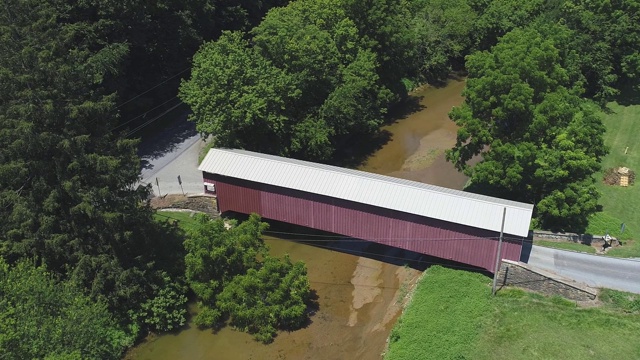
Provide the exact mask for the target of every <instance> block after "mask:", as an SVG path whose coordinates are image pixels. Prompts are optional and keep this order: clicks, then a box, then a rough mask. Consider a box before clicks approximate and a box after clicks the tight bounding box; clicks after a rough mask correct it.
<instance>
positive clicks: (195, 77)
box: [180, 32, 300, 153]
mask: <svg viewBox="0 0 640 360" xmlns="http://www.w3.org/2000/svg"><path fill="white" fill-rule="evenodd" d="M193 63H194V66H193V69H192V74H191V80H190V81H188V82H183V84H182V86H181V88H180V97H181V98H182V100H183V101H184V102H185V103H187V104H188V105H189V106H190V107H191V109H192V110H193V114H192V115H191V116H190V119H191V120H192V121H195V122H196V124H197V129H198V131H199V132H201V133H203V134H215V138H214V141H215V143H216V145H217V146H223V147H235V148H246V149H252V150H256V151H261V152H267V153H280V152H281V147H282V145H283V143H286V142H287V140H288V139H287V136H288V135H289V134H288V133H287V132H288V131H290V128H291V127H292V125H291V124H290V123H291V121H292V119H290V118H289V116H288V111H287V106H288V105H289V104H290V103H292V102H294V101H296V99H297V98H298V97H299V96H300V92H299V91H298V90H297V89H296V87H295V83H294V80H293V79H292V78H291V76H289V75H288V74H287V73H286V72H284V71H283V70H280V69H278V68H277V67H275V66H274V65H273V64H271V62H270V61H268V60H267V59H265V58H264V57H262V56H261V55H260V53H259V52H257V51H256V50H255V49H254V48H251V47H249V43H248V42H247V41H246V40H244V39H243V34H242V33H239V32H233V33H232V32H225V33H223V34H222V36H221V37H220V39H218V40H217V41H215V42H210V43H207V44H205V45H204V46H203V47H202V48H201V49H200V51H198V53H197V54H196V55H195V56H194V59H193ZM283 150H285V151H286V149H283Z"/></svg>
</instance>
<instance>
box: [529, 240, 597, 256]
mask: <svg viewBox="0 0 640 360" xmlns="http://www.w3.org/2000/svg"><path fill="white" fill-rule="evenodd" d="M533 244H534V245H540V246H546V247H550V248H554V249H562V250H573V251H580V252H586V253H589V254H595V253H596V249H595V248H593V247H592V246H589V245H584V244H579V243H572V242H560V241H545V240H534V241H533Z"/></svg>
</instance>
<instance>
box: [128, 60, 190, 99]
mask: <svg viewBox="0 0 640 360" xmlns="http://www.w3.org/2000/svg"><path fill="white" fill-rule="evenodd" d="M189 69H191V67H188V68H186V69H184V70H182V71H180V72H179V73H177V74H175V75H173V76H171V77H169V78H167V79H166V80H164V81H163V82H161V83H159V84H157V85H155V86H154V87H152V88H149V89H147V90H146V91H144V92H141V93H140V94H138V95H136V96H134V97H132V98H131V99H129V100H127V101H125V102H123V103H121V104H120V105H118V106H116V109H118V108H120V107H122V106H124V105H125V104H128V103H130V102H131V101H133V100H135V99H137V98H139V97H140V96H142V95H144V94H146V93H148V92H149V91H151V90H153V89H155V88H157V87H158V86H160V85H162V84H164V83H166V82H167V81H169V80H171V79H173V78H175V77H176V76H178V75H180V74H182V73H185V72H186V71H188V70H189Z"/></svg>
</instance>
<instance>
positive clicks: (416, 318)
mask: <svg viewBox="0 0 640 360" xmlns="http://www.w3.org/2000/svg"><path fill="white" fill-rule="evenodd" d="M489 282H490V281H489V279H488V278H487V277H484V276H481V275H478V274H472V273H467V272H463V271H457V270H450V269H445V268H441V267H433V268H430V269H429V270H427V272H426V274H425V276H424V277H423V278H422V280H421V281H420V283H419V285H418V287H417V288H416V290H415V293H414V295H413V296H414V297H413V301H412V302H411V303H410V305H409V306H408V307H407V309H406V311H405V312H404V314H403V315H402V317H401V318H400V320H399V322H398V324H397V325H396V327H395V328H394V329H393V330H392V333H391V336H390V341H389V351H388V353H387V355H386V357H385V359H386V360H404V359H406V360H413V359H469V360H474V359H478V360H494V359H497V360H500V359H505V360H506V359H509V360H511V359H523V360H524V359H527V360H528V359H563V360H573V359H576V360H578V359H580V360H582V359H640V315H638V312H637V311H636V309H637V306H638V305H637V301H638V300H637V298H636V297H633V296H631V295H629V294H626V293H619V292H608V293H607V299H606V300H603V301H604V302H605V304H606V305H605V306H603V307H601V308H590V309H582V308H578V307H577V306H576V304H575V303H573V302H571V301H568V300H565V299H563V298H560V297H545V296H542V295H538V294H533V293H529V292H525V291H522V290H519V289H502V290H500V291H499V292H498V296H496V297H491V296H490V295H489V294H490V291H491V288H490V286H489Z"/></svg>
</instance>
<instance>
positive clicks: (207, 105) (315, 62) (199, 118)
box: [180, 0, 400, 161]
mask: <svg viewBox="0 0 640 360" xmlns="http://www.w3.org/2000/svg"><path fill="white" fill-rule="evenodd" d="M348 10H349V9H348V8H347V6H346V5H345V3H344V2H342V1H337V0H300V1H296V2H292V3H291V4H289V5H288V6H287V7H284V8H278V9H273V10H271V11H270V12H269V13H268V14H267V16H266V17H265V19H264V21H263V22H262V23H261V24H260V25H259V26H258V27H256V28H254V29H253V30H252V31H251V34H250V35H251V36H252V39H251V41H248V40H245V39H244V37H245V36H246V35H245V34H242V33H226V34H224V35H223V36H222V37H221V38H220V39H219V40H218V41H216V42H213V43H209V44H207V45H205V46H204V47H203V48H202V49H201V50H200V51H199V52H198V54H196V56H195V57H194V68H193V70H192V76H191V79H190V80H189V81H186V82H183V84H182V87H181V91H180V97H181V98H182V99H183V101H184V102H185V103H187V104H188V105H189V106H190V107H191V109H192V110H193V115H192V116H191V120H193V121H195V122H196V124H197V127H198V130H199V131H200V132H202V133H204V134H206V135H209V134H213V135H215V138H214V142H215V143H216V145H218V146H231V147H240V148H245V149H249V150H254V151H260V152H266V153H272V154H277V155H282V156H290V157H297V158H306V159H313V160H316V161H327V160H328V159H330V157H331V156H332V154H333V153H334V152H335V150H336V149H337V148H341V147H343V146H345V145H346V144H348V143H349V142H350V140H352V139H353V138H356V137H362V136H369V135H371V133H372V132H375V131H377V129H378V127H379V125H380V124H382V120H383V118H384V114H385V113H386V110H387V107H388V106H389V104H390V103H391V101H393V99H394V94H393V93H392V92H391V91H390V90H389V89H388V88H387V87H386V85H385V84H386V83H387V82H388V81H387V80H388V79H389V74H385V73H384V71H382V69H381V68H380V66H381V65H380V64H381V62H380V57H379V54H378V53H377V52H376V51H378V50H380V47H379V46H378V45H376V46H374V45H373V44H374V43H375V44H378V43H377V42H375V41H373V40H371V39H369V40H366V41H365V39H364V38H363V37H361V36H360V35H359V29H358V28H357V26H356V23H355V22H354V21H353V20H352V19H351V18H350V16H351V15H350V14H349V12H348ZM385 26H387V29H390V27H389V26H388V25H385ZM367 46H369V47H367ZM394 71H395V70H394ZM394 81H395V82H397V83H399V82H400V79H399V78H398V79H395V80H394Z"/></svg>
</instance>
